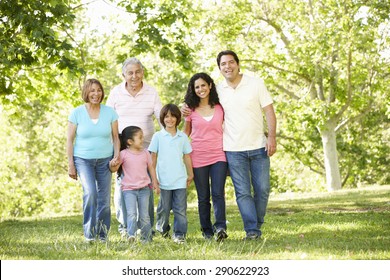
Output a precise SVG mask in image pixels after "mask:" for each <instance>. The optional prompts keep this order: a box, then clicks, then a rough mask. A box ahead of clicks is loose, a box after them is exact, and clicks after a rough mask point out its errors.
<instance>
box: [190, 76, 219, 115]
mask: <svg viewBox="0 0 390 280" xmlns="http://www.w3.org/2000/svg"><path fill="white" fill-rule="evenodd" d="M198 79H202V80H204V81H205V82H206V83H207V84H208V85H210V86H211V88H210V94H209V105H210V106H211V107H214V105H216V104H219V98H218V93H217V89H216V87H215V83H214V80H213V79H212V78H211V77H210V76H209V75H208V74H206V73H196V74H195V75H193V76H192V77H191V79H190V81H189V83H188V87H187V93H186V95H185V97H184V102H185V103H186V104H187V105H188V107H190V108H191V109H195V108H196V107H198V106H199V103H200V97H199V96H197V95H196V93H195V81H196V80H198Z"/></svg>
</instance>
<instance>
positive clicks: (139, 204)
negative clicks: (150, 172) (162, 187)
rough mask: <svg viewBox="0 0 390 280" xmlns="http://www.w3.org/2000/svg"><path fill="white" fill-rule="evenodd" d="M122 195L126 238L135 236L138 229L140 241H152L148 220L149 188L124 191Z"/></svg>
mask: <svg viewBox="0 0 390 280" xmlns="http://www.w3.org/2000/svg"><path fill="white" fill-rule="evenodd" d="M122 194H123V198H124V201H125V204H126V210H127V234H128V236H135V233H136V231H137V228H140V229H141V239H142V240H145V241H150V240H151V239H152V228H151V226H150V218H149V197H150V188H149V187H148V186H146V187H144V188H142V189H138V190H126V191H122ZM137 220H138V225H137Z"/></svg>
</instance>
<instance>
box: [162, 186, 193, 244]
mask: <svg viewBox="0 0 390 280" xmlns="http://www.w3.org/2000/svg"><path fill="white" fill-rule="evenodd" d="M171 210H172V211H173V216H174V219H173V235H174V236H176V237H179V236H180V237H185V235H186V234H187V189H176V190H163V189H161V192H160V200H159V202H158V206H157V222H156V229H157V231H159V232H160V233H161V234H163V235H165V234H167V233H168V232H169V229H170V228H171V227H170V225H169V215H170V212H171Z"/></svg>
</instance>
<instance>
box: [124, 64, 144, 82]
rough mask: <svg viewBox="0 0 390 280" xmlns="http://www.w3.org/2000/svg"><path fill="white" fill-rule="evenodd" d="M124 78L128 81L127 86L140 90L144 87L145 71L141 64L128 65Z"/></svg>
mask: <svg viewBox="0 0 390 280" xmlns="http://www.w3.org/2000/svg"><path fill="white" fill-rule="evenodd" d="M123 76H124V78H125V80H126V83H127V85H129V86H132V87H135V88H139V87H141V86H142V79H143V77H144V71H143V70H142V68H141V65H139V64H128V65H127V66H126V68H125V72H124V73H123Z"/></svg>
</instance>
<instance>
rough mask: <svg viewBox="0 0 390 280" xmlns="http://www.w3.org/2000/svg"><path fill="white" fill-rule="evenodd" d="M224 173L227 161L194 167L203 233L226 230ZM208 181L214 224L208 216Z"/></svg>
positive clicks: (210, 233)
mask: <svg viewBox="0 0 390 280" xmlns="http://www.w3.org/2000/svg"><path fill="white" fill-rule="evenodd" d="M226 173H227V163H226V162H223V161H219V162H216V163H214V164H211V165H208V166H203V167H199V168H194V182H195V186H196V192H197V194H198V209H199V220H200V226H201V229H202V232H203V235H206V236H212V235H213V234H214V232H215V231H216V230H218V229H225V230H226V204H225V182H226ZM210 179H211V180H210ZM210 182H211V198H212V201H213V207H214V217H215V223H214V226H213V225H212V224H211V216H210V212H211V204H210Z"/></svg>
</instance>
